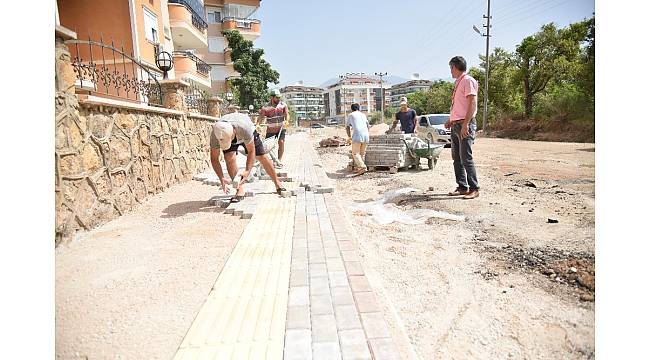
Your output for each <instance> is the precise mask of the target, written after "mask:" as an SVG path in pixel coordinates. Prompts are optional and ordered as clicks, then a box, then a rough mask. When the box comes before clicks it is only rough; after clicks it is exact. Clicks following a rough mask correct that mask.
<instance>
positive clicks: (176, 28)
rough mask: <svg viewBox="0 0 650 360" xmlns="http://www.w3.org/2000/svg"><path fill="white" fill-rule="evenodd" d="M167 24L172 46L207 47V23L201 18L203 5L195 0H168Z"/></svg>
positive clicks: (183, 47) (182, 47)
mask: <svg viewBox="0 0 650 360" xmlns="http://www.w3.org/2000/svg"><path fill="white" fill-rule="evenodd" d="M168 9H169V25H170V27H171V30H172V39H173V41H174V47H175V48H177V49H204V48H207V47H208V32H207V29H208V23H207V22H206V21H205V19H204V18H203V15H201V14H203V5H202V4H201V3H200V2H199V1H197V0H169V2H168Z"/></svg>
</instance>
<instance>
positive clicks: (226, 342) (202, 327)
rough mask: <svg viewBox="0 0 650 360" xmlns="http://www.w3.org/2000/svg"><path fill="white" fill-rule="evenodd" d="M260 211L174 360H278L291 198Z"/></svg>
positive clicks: (266, 200)
mask: <svg viewBox="0 0 650 360" xmlns="http://www.w3.org/2000/svg"><path fill="white" fill-rule="evenodd" d="M259 196H260V197H259V205H258V207H257V209H256V211H255V214H254V215H253V217H252V219H251V221H250V222H249V224H248V225H247V227H246V229H245V230H244V232H243V233H242V235H241V238H240V239H239V241H238V243H237V245H236V246H235V249H234V250H233V252H232V254H231V255H230V257H229V258H228V261H227V263H226V265H225V266H224V267H223V269H222V271H221V273H220V274H219V277H218V279H217V281H216V282H215V284H214V286H213V288H212V291H211V292H210V294H208V297H207V299H206V301H205V303H204V305H203V306H202V307H201V309H200V310H199V313H198V315H197V316H196V318H195V319H194V322H193V323H192V325H191V327H190V329H189V330H188V332H187V334H186V336H185V338H184V339H183V342H182V343H181V346H180V348H179V350H178V352H177V353H176V356H175V357H174V359H175V360H176V359H183V360H185V359H192V360H195V359H248V358H250V359H265V358H266V359H282V356H283V346H284V330H285V322H286V313H287V302H288V292H289V272H290V265H291V246H292V236H293V220H294V212H295V201H296V200H295V198H293V197H289V198H279V197H277V196H276V195H259Z"/></svg>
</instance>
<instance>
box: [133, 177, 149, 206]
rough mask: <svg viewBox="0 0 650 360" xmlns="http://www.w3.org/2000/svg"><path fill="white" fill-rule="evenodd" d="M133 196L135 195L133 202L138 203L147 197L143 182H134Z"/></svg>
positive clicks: (138, 180)
mask: <svg viewBox="0 0 650 360" xmlns="http://www.w3.org/2000/svg"><path fill="white" fill-rule="evenodd" d="M134 195H135V200H136V201H137V202H139V203H141V202H143V201H144V199H145V198H146V196H147V188H146V186H145V184H144V180H143V179H141V178H138V179H137V180H136V181H135V186H134Z"/></svg>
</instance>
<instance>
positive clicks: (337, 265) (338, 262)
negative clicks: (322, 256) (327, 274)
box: [326, 258, 345, 271]
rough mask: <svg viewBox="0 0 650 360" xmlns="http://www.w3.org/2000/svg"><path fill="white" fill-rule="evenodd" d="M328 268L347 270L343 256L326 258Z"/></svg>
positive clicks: (330, 269)
mask: <svg viewBox="0 0 650 360" xmlns="http://www.w3.org/2000/svg"><path fill="white" fill-rule="evenodd" d="M326 263H327V270H329V271H345V265H344V264H343V260H342V259H341V258H330V259H326Z"/></svg>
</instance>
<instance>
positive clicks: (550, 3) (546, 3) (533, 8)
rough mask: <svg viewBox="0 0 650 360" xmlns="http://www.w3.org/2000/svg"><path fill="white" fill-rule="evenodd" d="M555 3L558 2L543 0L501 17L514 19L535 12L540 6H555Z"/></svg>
mask: <svg viewBox="0 0 650 360" xmlns="http://www.w3.org/2000/svg"><path fill="white" fill-rule="evenodd" d="M560 2H561V1H560ZM555 5H557V2H555V0H547V1H543V2H540V3H537V4H534V6H531V7H529V8H526V9H524V10H523V11H517V12H513V13H512V14H509V15H507V16H502V17H500V19H501V21H503V22H507V21H510V20H512V19H515V18H518V17H519V16H521V15H528V14H530V13H531V12H534V11H536V10H538V9H540V8H547V7H548V6H555Z"/></svg>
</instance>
